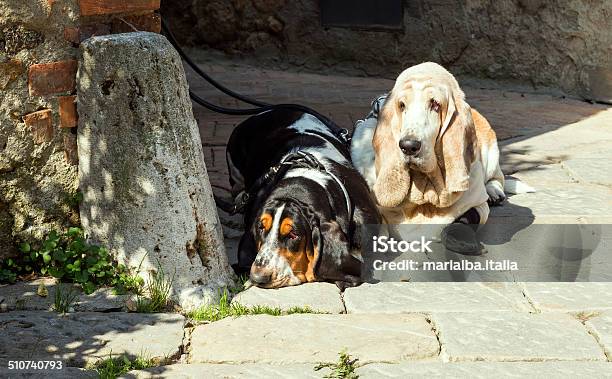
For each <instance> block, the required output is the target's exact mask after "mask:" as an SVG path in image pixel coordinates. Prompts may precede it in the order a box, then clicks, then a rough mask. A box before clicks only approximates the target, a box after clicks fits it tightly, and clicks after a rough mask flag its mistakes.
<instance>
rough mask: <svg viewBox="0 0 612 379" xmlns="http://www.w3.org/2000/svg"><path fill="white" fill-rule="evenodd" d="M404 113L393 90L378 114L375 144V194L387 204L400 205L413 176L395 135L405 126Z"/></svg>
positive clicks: (385, 205) (381, 203) (378, 200)
mask: <svg viewBox="0 0 612 379" xmlns="http://www.w3.org/2000/svg"><path fill="white" fill-rule="evenodd" d="M399 123H401V115H400V114H399V110H398V107H397V104H396V99H395V96H394V94H393V92H391V93H390V94H389V97H388V98H387V100H386V101H385V104H384V105H383V108H382V111H381V112H380V116H379V118H378V124H377V125H376V131H375V132H374V138H373V139H372V147H373V148H374V153H375V164H376V182H375V183H374V188H373V192H374V196H375V197H376V201H377V202H378V204H379V205H381V206H383V207H389V208H392V207H396V206H398V205H400V204H401V203H402V201H404V199H405V198H406V197H407V195H408V192H409V191H410V177H409V174H408V170H407V169H406V167H405V164H404V158H403V156H402V152H401V150H400V149H399V145H398V143H399V141H398V140H397V139H396V138H395V135H394V132H393V128H394V127H395V128H397V129H398V131H397V134H398V135H399V128H401V125H399Z"/></svg>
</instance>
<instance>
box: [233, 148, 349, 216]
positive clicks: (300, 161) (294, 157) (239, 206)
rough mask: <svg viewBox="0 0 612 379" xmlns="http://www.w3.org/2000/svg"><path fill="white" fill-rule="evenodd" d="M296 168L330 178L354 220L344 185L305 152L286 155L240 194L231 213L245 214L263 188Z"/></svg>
mask: <svg viewBox="0 0 612 379" xmlns="http://www.w3.org/2000/svg"><path fill="white" fill-rule="evenodd" d="M296 168H308V169H314V170H317V171H320V172H322V173H324V174H326V175H328V176H330V177H331V178H332V179H333V180H334V181H335V182H336V183H337V184H338V185H339V187H340V189H341V190H342V193H343V194H344V199H345V201H346V206H347V210H348V213H349V215H350V216H351V218H352V213H353V207H352V202H351V199H350V197H349V194H348V192H347V190H346V188H345V186H344V184H343V183H342V182H341V181H340V179H339V178H338V177H337V176H336V175H334V174H333V173H331V172H329V171H328V170H327V169H326V168H325V166H324V165H323V164H322V163H321V162H319V161H318V160H317V158H316V157H315V156H314V155H312V154H310V153H307V152H304V151H296V152H293V153H289V154H287V155H285V156H284V157H283V159H281V161H280V162H279V163H278V164H277V165H275V166H272V167H270V168H269V169H268V171H266V173H265V174H263V175H262V176H261V177H259V179H257V180H256V181H255V183H253V185H252V186H251V189H250V190H249V191H248V192H246V191H242V192H240V193H239V194H238V195H237V196H236V198H235V199H234V208H233V209H232V212H231V213H232V214H236V213H242V212H244V209H245V208H246V207H247V206H248V205H249V203H251V202H252V201H253V199H254V198H255V197H256V196H257V193H258V192H259V191H260V190H261V189H262V188H265V187H269V186H272V185H274V184H276V183H278V181H279V180H280V179H282V178H283V177H284V176H285V174H286V173H287V172H288V171H289V170H291V169H296Z"/></svg>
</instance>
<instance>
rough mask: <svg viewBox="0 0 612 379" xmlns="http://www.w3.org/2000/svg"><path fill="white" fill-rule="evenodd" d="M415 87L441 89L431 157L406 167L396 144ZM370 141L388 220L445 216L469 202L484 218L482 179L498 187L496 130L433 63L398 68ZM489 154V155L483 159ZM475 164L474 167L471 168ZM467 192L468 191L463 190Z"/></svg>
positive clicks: (377, 190)
mask: <svg viewBox="0 0 612 379" xmlns="http://www.w3.org/2000/svg"><path fill="white" fill-rule="evenodd" d="M416 87H418V88H419V90H420V91H421V92H420V93H421V94H423V93H428V92H425V89H427V88H435V89H436V90H437V91H438V92H436V93H445V94H446V96H445V98H444V99H441V100H442V101H440V108H441V109H440V111H439V123H440V128H439V132H438V133H439V134H438V136H437V137H436V140H435V144H434V152H435V154H434V156H433V158H432V159H433V161H432V162H429V161H428V162H427V165H425V164H424V167H427V170H424V169H415V168H412V167H408V165H407V164H406V163H405V161H404V156H403V154H402V152H401V150H400V149H399V146H398V143H399V140H400V138H401V133H402V125H403V122H404V121H403V120H402V116H403V114H404V112H403V111H402V109H405V105H404V104H405V103H404V101H406V103H410V99H411V91H413V89H414V88H416ZM436 100H438V99H436ZM418 101H420V100H418ZM436 106H437V105H436ZM436 109H437V108H436ZM427 117H433V116H427ZM428 120H432V119H431V118H429V119H428ZM428 122H429V124H428V125H431V121H428ZM372 147H373V150H374V153H375V167H376V181H375V183H374V185H373V188H372V191H373V193H374V196H375V198H376V200H377V202H378V204H379V206H381V211H383V215H384V217H385V219H386V220H387V222H390V223H400V222H401V223H404V222H417V223H426V222H428V221H432V220H434V221H433V222H436V221H435V220H438V221H440V220H443V221H444V222H449V221H452V218H453V217H458V216H459V215H460V214H462V213H463V212H465V211H467V209H469V208H470V207H479V210H484V211H483V213H484V217H483V216H482V215H481V221H482V222H484V221H486V218H487V217H488V205H487V204H486V199H487V198H486V195H487V190H485V184H488V182H489V181H496V182H499V183H500V184H501V188H503V173H502V172H501V169H500V168H499V162H498V158H499V151H498V149H497V140H496V136H495V132H494V131H493V129H492V128H491V126H490V125H489V123H488V122H487V120H486V119H485V118H484V117H483V116H482V115H481V114H480V113H478V112H477V111H476V110H473V109H471V108H470V106H469V105H468V103H467V102H466V101H465V95H464V93H463V91H462V90H461V88H459V84H458V83H457V81H456V80H455V78H454V77H453V76H452V75H451V74H450V73H449V72H448V71H446V70H445V69H444V68H443V67H442V66H439V65H437V64H435V63H431V62H428V63H423V64H420V65H417V66H413V67H411V68H409V69H407V70H405V71H404V72H403V73H402V74H400V76H399V77H398V78H397V80H396V82H395V85H394V87H393V90H392V91H391V93H390V94H389V97H388V98H387V101H386V102H385V105H384V107H383V108H382V110H381V113H380V116H379V119H378V124H377V126H376V130H375V133H374V137H373V140H372ZM483 155H485V156H484V157H483ZM489 155H490V157H489ZM488 158H491V159H492V160H491V161H490V162H487V159H488ZM475 167H476V168H477V170H478V173H475V172H472V170H473V169H474V168H475ZM481 171H482V172H481ZM468 192H473V193H470V195H469V196H467V195H466V193H468ZM485 208H486V209H485ZM400 209H401V211H400ZM385 210H387V211H388V212H387V214H385ZM398 211H399V212H398ZM457 213H458V214H457ZM479 213H480V212H479ZM483 220H484V221H483Z"/></svg>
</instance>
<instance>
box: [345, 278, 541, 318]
mask: <svg viewBox="0 0 612 379" xmlns="http://www.w3.org/2000/svg"><path fill="white" fill-rule="evenodd" d="M344 303H345V305H346V311H347V313H409V312H498V311H505V312H512V311H518V312H529V311H530V310H532V308H531V306H530V305H529V303H528V302H527V301H526V299H525V297H524V296H523V294H522V291H521V289H520V287H519V286H518V285H517V284H513V283H422V282H415V283H377V284H368V283H366V284H362V285H361V286H359V287H355V288H347V289H346V290H345V291H344Z"/></svg>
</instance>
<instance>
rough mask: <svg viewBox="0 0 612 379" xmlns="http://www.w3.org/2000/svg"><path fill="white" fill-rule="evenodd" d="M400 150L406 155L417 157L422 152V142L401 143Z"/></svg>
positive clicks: (404, 141) (407, 141) (408, 141)
mask: <svg viewBox="0 0 612 379" xmlns="http://www.w3.org/2000/svg"><path fill="white" fill-rule="evenodd" d="M399 148H400V150H402V153H404V154H406V155H411V156H413V155H417V154H418V153H419V152H420V151H421V142H420V141H417V140H413V139H403V140H400V141H399Z"/></svg>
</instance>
